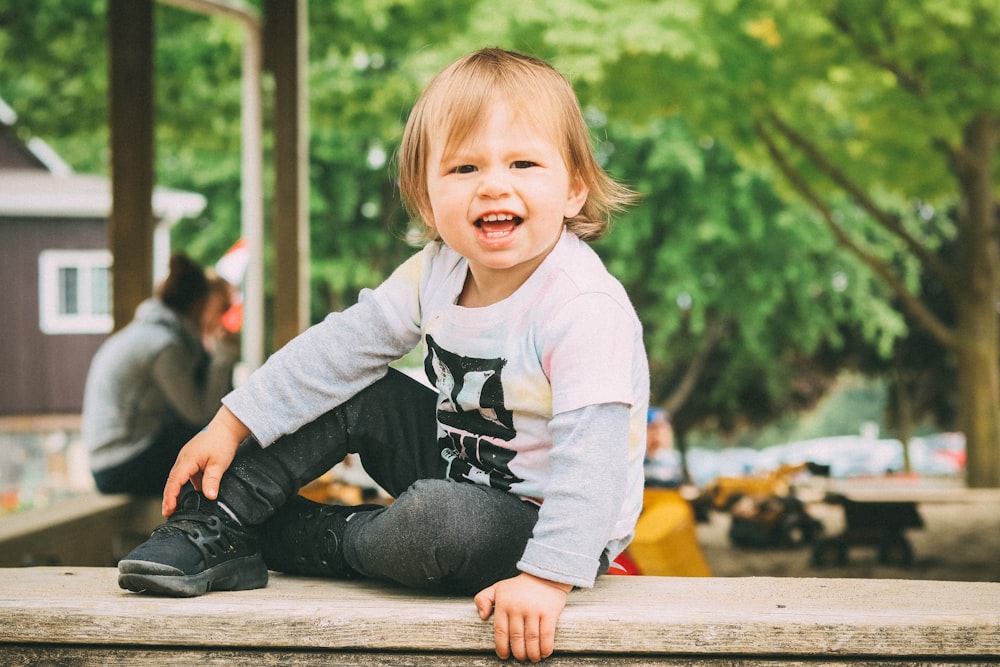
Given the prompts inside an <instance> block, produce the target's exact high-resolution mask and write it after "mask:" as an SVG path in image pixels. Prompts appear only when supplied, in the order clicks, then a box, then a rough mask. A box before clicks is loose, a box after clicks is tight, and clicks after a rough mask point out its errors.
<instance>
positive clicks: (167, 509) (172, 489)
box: [161, 462, 191, 516]
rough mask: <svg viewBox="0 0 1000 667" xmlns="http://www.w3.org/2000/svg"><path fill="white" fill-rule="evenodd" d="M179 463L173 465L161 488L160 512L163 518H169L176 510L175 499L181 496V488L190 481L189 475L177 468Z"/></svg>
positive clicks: (182, 469)
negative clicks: (161, 502) (161, 503)
mask: <svg viewBox="0 0 1000 667" xmlns="http://www.w3.org/2000/svg"><path fill="white" fill-rule="evenodd" d="M179 465H180V462H177V463H174V467H173V468H171V469H170V475H168V476H167V483H166V485H165V486H164V487H163V505H162V506H161V511H162V513H163V516H170V515H171V514H173V513H174V510H175V509H177V497H178V496H180V494H181V487H182V486H184V483H185V482H187V481H188V480H190V479H191V473H190V472H187V471H186V470H185V469H184V468H181V467H178V466H179Z"/></svg>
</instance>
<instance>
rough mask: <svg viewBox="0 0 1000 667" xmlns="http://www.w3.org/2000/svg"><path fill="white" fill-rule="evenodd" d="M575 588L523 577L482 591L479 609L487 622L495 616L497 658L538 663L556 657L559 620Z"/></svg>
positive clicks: (531, 576)
mask: <svg viewBox="0 0 1000 667" xmlns="http://www.w3.org/2000/svg"><path fill="white" fill-rule="evenodd" d="M572 588H573V586H572V585H570V584H560V583H557V582H554V581H549V580H547V579H541V578H539V577H535V576H533V575H530V574H519V575H517V576H516V577H513V578H511V579H504V580H503V581H498V582H497V583H495V584H493V585H492V586H490V587H489V588H485V589H483V590H481V591H480V592H479V593H478V594H477V595H476V597H475V602H476V608H477V609H478V610H479V617H480V618H482V619H483V620H484V621H485V620H486V619H487V618H489V617H490V614H491V613H492V614H493V635H494V639H495V641H496V651H497V656H498V657H499V658H501V659H502V660H506V659H507V658H509V657H510V656H511V654H513V655H514V658H515V659H516V660H521V661H524V660H530V661H531V662H538V661H539V660H542V659H543V658H547V657H549V656H550V655H552V649H553V646H554V644H555V636H556V621H558V620H559V615H560V614H561V613H562V610H563V608H564V607H565V606H566V595H567V594H568V593H569V591H570V590H571V589H572Z"/></svg>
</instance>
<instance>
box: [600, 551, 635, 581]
mask: <svg viewBox="0 0 1000 667" xmlns="http://www.w3.org/2000/svg"><path fill="white" fill-rule="evenodd" d="M608 574H620V575H635V574H642V572H640V571H639V566H638V565H636V564H635V561H634V560H632V557H631V556H629V555H628V552H627V551H623V552H622V553H620V554H618V558H616V559H615V560H614V561H613V562H612V563H611V567H610V568H609V569H608Z"/></svg>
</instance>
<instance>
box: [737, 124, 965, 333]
mask: <svg viewBox="0 0 1000 667" xmlns="http://www.w3.org/2000/svg"><path fill="white" fill-rule="evenodd" d="M754 128H755V130H756V132H757V136H759V137H760V139H761V141H763V142H764V145H765V146H766V147H767V150H768V152H769V153H770V155H771V159H772V160H773V161H774V163H775V164H776V165H777V166H778V169H780V170H781V173H782V174H784V176H785V178H787V179H788V181H789V182H790V183H791V185H792V187H793V188H794V189H795V190H796V192H798V193H799V194H800V195H801V196H802V197H803V198H804V199H805V200H806V201H808V202H809V203H810V204H811V205H812V206H813V208H815V209H816V210H817V211H819V213H820V215H821V216H822V219H823V221H824V223H825V224H826V226H827V228H828V229H829V230H830V231H831V232H832V233H833V235H834V237H835V238H836V239H837V242H838V243H839V244H840V245H842V246H843V247H844V248H846V249H847V250H849V251H850V252H851V253H853V254H854V255H855V256H856V257H857V258H858V259H860V260H861V261H862V263H864V264H865V266H867V267H868V268H870V269H871V270H872V271H874V272H875V274H876V275H877V276H879V277H880V278H881V279H882V280H884V281H885V283H886V284H887V285H888V286H889V288H890V289H891V290H892V291H893V293H895V294H896V296H897V297H898V298H899V300H900V302H901V303H902V304H903V307H904V308H906V309H907V311H909V313H910V314H911V315H912V316H913V317H914V319H916V320H917V322H918V323H919V324H920V325H921V326H922V327H924V329H926V330H927V332H928V333H930V334H931V335H932V336H934V338H936V339H937V340H938V342H940V343H941V345H943V346H944V347H946V348H949V349H953V348H954V347H955V346H956V345H957V344H958V339H957V336H956V334H955V332H954V331H953V330H952V329H951V328H950V327H948V326H947V325H945V324H944V323H943V322H942V321H941V320H940V319H939V318H938V317H937V316H936V315H935V314H934V313H933V311H931V310H930V309H929V308H928V307H927V306H926V305H925V304H924V303H923V302H922V301H921V300H920V299H919V298H917V296H916V295H914V294H913V292H911V291H910V290H909V289H908V288H907V287H906V285H905V284H904V283H903V281H902V280H900V279H899V277H898V276H897V275H896V274H895V273H894V272H893V271H892V270H891V269H890V268H889V266H888V265H886V263H885V262H883V261H882V260H880V259H879V258H878V257H876V256H874V255H872V254H871V253H869V252H867V251H866V250H864V249H863V248H862V247H861V246H860V245H858V244H857V243H855V242H854V239H852V238H851V237H850V236H849V235H848V234H847V233H846V232H845V231H844V229H843V228H842V227H841V226H840V225H839V224H838V223H837V221H836V220H835V219H834V216H833V212H832V211H831V210H830V208H829V207H828V206H827V205H826V202H824V201H823V200H822V199H821V198H820V197H819V195H818V194H816V192H815V191H814V190H813V189H812V188H811V187H810V186H809V184H808V183H806V181H805V179H803V178H802V176H801V175H800V174H799V173H798V172H797V171H796V170H795V169H794V168H793V167H792V166H791V164H790V163H789V162H788V159H787V158H786V157H785V154H784V153H783V152H782V150H781V148H779V147H778V145H777V143H776V142H775V141H774V137H772V136H771V134H770V133H769V132H768V131H767V129H766V128H765V127H764V125H763V124H762V123H760V122H757V123H755V124H754Z"/></svg>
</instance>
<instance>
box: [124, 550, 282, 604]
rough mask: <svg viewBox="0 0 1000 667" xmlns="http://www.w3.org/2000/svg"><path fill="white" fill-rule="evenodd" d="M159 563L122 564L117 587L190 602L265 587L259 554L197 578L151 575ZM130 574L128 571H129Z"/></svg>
mask: <svg viewBox="0 0 1000 667" xmlns="http://www.w3.org/2000/svg"><path fill="white" fill-rule="evenodd" d="M163 567H164V566H163V565H161V564H159V563H150V562H147V561H141V560H123V561H121V562H120V563H118V569H119V572H120V574H119V575H118V586H119V587H120V588H123V589H125V590H129V591H134V592H136V593H149V594H152V595H166V596H169V597H177V598H191V597H197V596H199V595H204V594H205V593H208V592H209V591H246V590H252V589H254V588H264V587H265V586H267V566H266V565H265V564H264V559H263V558H262V557H261V556H260V554H255V555H253V556H246V557H244V558H237V559H235V560H230V561H226V562H225V563H219V564H218V565H216V566H215V567H212V568H209V569H207V570H205V571H203V572H199V573H198V574H153V573H150V570H153V571H155V570H157V569H162V568H163ZM130 570H131V571H130Z"/></svg>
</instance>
